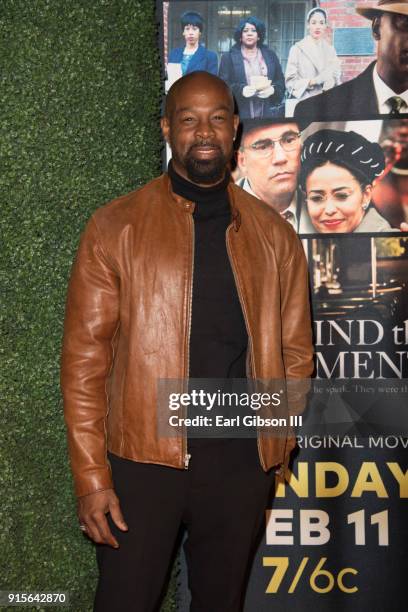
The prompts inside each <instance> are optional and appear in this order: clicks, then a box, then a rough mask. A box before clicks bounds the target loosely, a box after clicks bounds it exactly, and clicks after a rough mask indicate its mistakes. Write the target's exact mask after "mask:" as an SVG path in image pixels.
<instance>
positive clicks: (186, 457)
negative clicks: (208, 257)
mask: <svg viewBox="0 0 408 612" xmlns="http://www.w3.org/2000/svg"><path fill="white" fill-rule="evenodd" d="M188 218H189V223H190V226H191V236H192V241H191V277H190V282H191V286H190V300H189V313H188V329H187V349H186V352H187V364H186V371H185V380H189V376H190V337H191V319H192V314H193V281H194V249H195V229H194V221H193V215H192V214H189V217H188ZM186 414H187V408H185V409H184V415H186ZM183 456H184V469H185V470H188V465H189V463H190V459H191V454H190V453H189V452H188V447H187V434H186V429H185V426H183Z"/></svg>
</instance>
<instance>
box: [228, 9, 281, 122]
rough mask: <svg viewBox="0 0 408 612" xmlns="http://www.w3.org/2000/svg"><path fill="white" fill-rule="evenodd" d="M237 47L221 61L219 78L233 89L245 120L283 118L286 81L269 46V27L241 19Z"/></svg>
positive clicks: (237, 33)
mask: <svg viewBox="0 0 408 612" xmlns="http://www.w3.org/2000/svg"><path fill="white" fill-rule="evenodd" d="M234 39H235V44H234V45H233V46H232V47H231V50H230V51H229V52H228V53H224V54H223V56H222V57H221V61H220V71H219V76H220V77H221V78H222V79H223V80H224V81H225V82H226V83H228V85H229V86H230V87H231V89H232V92H233V94H234V96H235V99H236V101H237V104H238V109H239V115H240V117H241V119H248V118H252V119H254V118H262V117H282V116H284V114H285V111H284V107H283V105H282V104H281V102H282V99H283V95H284V93H285V78H284V76H283V72H282V68H281V65H280V63H279V59H278V56H277V55H276V53H275V52H274V51H272V49H269V48H268V47H267V46H266V45H265V44H264V40H265V24H264V23H263V22H262V21H261V20H260V19H258V18H257V17H247V18H246V19H241V21H240V22H239V24H238V27H237V29H236V30H235V33H234Z"/></svg>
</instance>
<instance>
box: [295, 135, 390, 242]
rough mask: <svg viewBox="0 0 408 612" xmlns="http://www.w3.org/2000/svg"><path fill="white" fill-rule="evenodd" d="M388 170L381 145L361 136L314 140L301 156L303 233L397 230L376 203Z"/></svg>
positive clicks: (309, 139)
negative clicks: (379, 181)
mask: <svg viewBox="0 0 408 612" xmlns="http://www.w3.org/2000/svg"><path fill="white" fill-rule="evenodd" d="M384 168H385V160H384V153H383V151H382V149H381V147H380V145H378V144H377V143H373V142H370V141H369V140H367V139H366V138H364V137H363V136H361V135H360V134H357V133H356V132H340V131H338V130H330V129H327V130H326V129H325V130H319V131H317V132H315V133H314V134H312V135H311V136H309V137H308V138H307V139H306V140H305V142H304V145H303V149H302V154H301V170H300V177H299V181H300V185H301V188H302V190H303V191H304V192H305V194H306V206H307V211H305V210H304V209H303V210H302V214H301V221H300V229H299V232H300V233H316V232H319V233H345V232H356V233H357V232H386V231H395V230H393V229H392V228H391V226H390V224H389V223H388V221H386V220H385V219H384V218H383V217H382V216H381V215H380V214H379V213H378V212H377V210H376V209H375V208H374V206H373V205H372V204H371V192H372V186H373V183H374V181H375V180H377V179H378V177H379V176H380V175H381V174H382V172H383V170H384Z"/></svg>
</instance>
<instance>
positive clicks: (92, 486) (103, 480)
mask: <svg viewBox="0 0 408 612" xmlns="http://www.w3.org/2000/svg"><path fill="white" fill-rule="evenodd" d="M74 483H75V495H76V496H77V497H84V496H85V495H90V494H91V493H96V492H97V491H105V490H106V489H113V480H112V473H111V470H110V466H109V465H107V466H106V468H104V469H103V470H100V469H99V470H97V471H96V470H95V471H89V472H84V473H82V474H80V475H78V474H76V475H75V476H74Z"/></svg>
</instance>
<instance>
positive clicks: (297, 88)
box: [285, 7, 341, 101]
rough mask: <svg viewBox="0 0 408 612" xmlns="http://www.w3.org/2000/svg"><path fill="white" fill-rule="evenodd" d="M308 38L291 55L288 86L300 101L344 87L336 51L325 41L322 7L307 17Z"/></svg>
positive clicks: (324, 21) (324, 18)
mask: <svg viewBox="0 0 408 612" xmlns="http://www.w3.org/2000/svg"><path fill="white" fill-rule="evenodd" d="M306 23H307V30H308V34H307V36H305V38H303V39H302V40H300V41H299V42H297V43H295V44H294V45H293V46H292V47H291V48H290V51H289V58H288V63H287V66H286V72H285V84H286V88H287V90H288V92H289V94H290V95H291V96H292V97H293V98H296V99H297V101H299V100H304V99H305V98H310V96H315V95H316V94H319V93H321V92H322V91H326V90H327V89H331V88H332V87H334V86H335V85H340V83H341V81H340V76H341V67H340V61H339V59H338V57H337V54H336V50H335V48H334V47H333V46H332V45H331V44H329V43H328V42H327V40H326V39H325V36H326V30H327V13H326V11H325V10H324V9H322V8H320V7H315V8H313V9H312V10H310V11H309V12H308V14H307V17H306Z"/></svg>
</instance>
